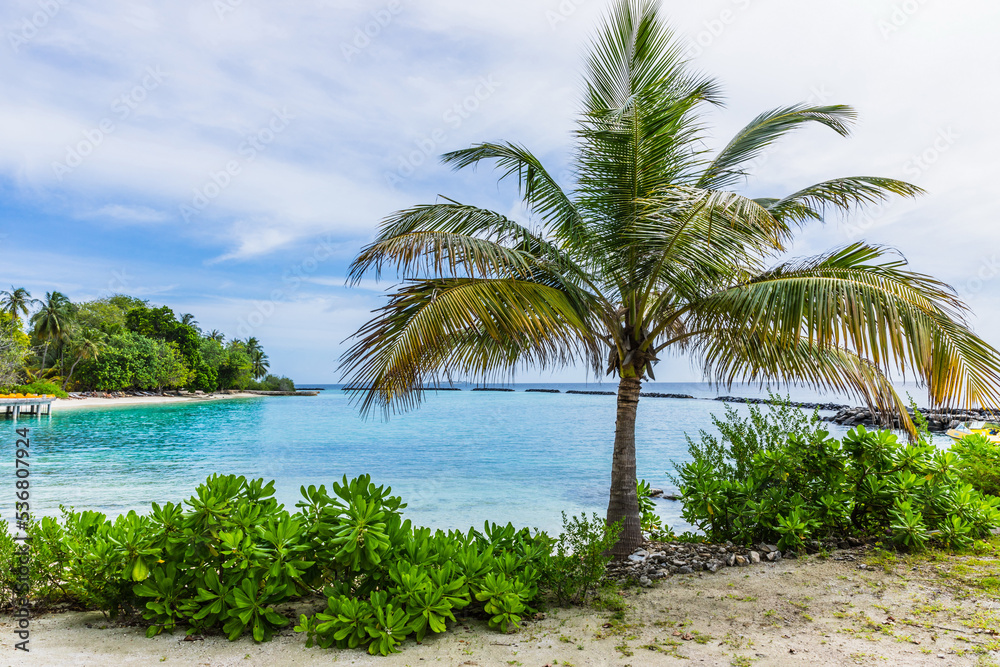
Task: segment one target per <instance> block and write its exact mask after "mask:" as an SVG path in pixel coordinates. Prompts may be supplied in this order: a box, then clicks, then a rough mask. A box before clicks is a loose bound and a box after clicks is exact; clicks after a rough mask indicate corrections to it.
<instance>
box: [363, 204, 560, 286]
mask: <svg viewBox="0 0 1000 667" xmlns="http://www.w3.org/2000/svg"><path fill="white" fill-rule="evenodd" d="M540 264H544V265H546V266H548V267H550V268H551V267H553V266H562V267H563V268H564V269H566V270H568V271H574V265H573V263H572V261H571V260H570V259H569V256H568V255H567V254H566V253H565V252H563V251H562V250H560V249H559V248H558V246H555V245H553V244H552V243H550V242H547V241H546V240H544V239H542V238H541V237H539V236H538V235H537V234H535V233H534V232H532V231H531V230H529V229H528V228H526V227H524V226H523V225H521V224H519V223H517V222H515V221H513V220H510V219H509V218H507V217H505V216H503V215H500V214H499V213H496V212H494V211H490V210H488V209H482V208H477V207H474V206H466V205H463V204H458V203H454V202H452V203H446V204H431V205H426V206H417V207H414V208H410V209H405V210H403V211H399V212H397V213H395V214H393V215H392V216H390V217H388V218H386V220H385V221H384V222H383V224H382V227H381V229H380V233H379V235H378V237H377V238H376V240H375V241H374V242H372V243H371V244H369V245H367V246H365V247H364V248H363V249H362V251H361V252H360V253H359V254H358V256H357V257H356V258H355V259H354V261H353V262H352V263H351V266H350V269H349V271H348V279H349V281H350V282H351V283H352V284H357V282H358V281H360V280H361V278H362V277H363V276H365V275H366V274H368V273H369V272H372V273H373V274H374V276H375V278H376V279H378V278H380V277H381V274H382V271H383V270H384V269H385V267H386V266H393V267H395V269H396V271H397V273H398V274H399V276H400V277H402V278H414V277H418V276H431V275H438V276H444V275H450V276H493V277H497V276H507V277H510V276H519V277H525V276H527V275H529V274H530V273H532V272H533V271H535V270H536V268H537V267H538V266H539V265H540ZM578 272H579V271H578Z"/></svg>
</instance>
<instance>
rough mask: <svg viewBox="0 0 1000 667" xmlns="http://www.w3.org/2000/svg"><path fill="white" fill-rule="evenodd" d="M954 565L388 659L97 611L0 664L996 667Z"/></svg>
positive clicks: (481, 631)
mask: <svg viewBox="0 0 1000 667" xmlns="http://www.w3.org/2000/svg"><path fill="white" fill-rule="evenodd" d="M838 553H841V552H838ZM847 557H849V558H850V557H851V556H847ZM960 566H961V559H959V558H957V557H955V558H949V559H947V560H945V561H943V562H942V561H940V560H937V561H935V560H927V561H925V562H920V563H916V564H914V563H908V562H907V563H903V562H900V563H897V565H896V566H895V567H894V568H893V571H892V572H891V573H890V572H887V571H884V570H883V569H881V568H879V567H877V566H875V567H873V566H870V565H866V566H865V569H860V567H861V557H858V560H856V561H854V560H850V561H837V560H833V559H830V560H821V559H819V558H816V557H811V558H808V559H800V560H796V561H780V562H778V563H766V564H765V563H762V564H760V565H755V566H751V567H745V568H738V567H733V568H726V569H724V570H722V571H720V572H718V573H717V574H708V573H703V574H702V575H701V576H697V575H694V576H677V577H671V578H669V579H667V580H664V581H663V582H660V583H657V584H655V585H654V587H653V588H650V589H637V588H633V589H628V595H627V597H626V601H627V605H628V609H627V611H626V613H625V618H624V621H618V622H615V621H614V619H613V618H612V612H610V611H598V610H595V609H593V608H571V609H551V610H549V611H548V613H547V615H546V617H545V618H544V619H541V620H538V621H533V622H529V623H526V624H525V625H524V626H523V627H522V628H521V630H520V631H518V632H516V633H513V634H507V635H505V634H501V633H499V632H495V631H492V630H490V629H489V628H487V627H486V625H485V623H483V622H482V621H478V620H467V619H460V622H459V623H458V624H457V625H455V626H454V627H453V628H451V629H450V631H449V632H448V633H446V634H444V635H439V636H435V637H428V638H427V639H426V640H425V641H424V643H423V644H421V645H417V644H416V643H415V642H414V641H413V640H412V639H411V640H408V641H407V642H405V644H404V645H403V652H402V653H399V654H396V655H392V656H390V657H388V658H382V657H378V656H375V657H373V656H369V655H368V654H367V653H366V652H363V651H361V650H352V651H348V650H336V649H334V650H323V649H318V648H309V649H307V648H305V641H304V638H303V637H302V636H301V635H299V634H296V633H294V632H292V631H291V627H292V625H291V624H290V625H289V626H288V628H287V629H286V630H285V631H284V632H282V633H281V634H280V635H278V636H276V637H275V638H274V640H272V641H271V642H268V643H263V644H254V643H253V641H251V640H250V639H249V638H247V637H245V636H244V637H242V638H240V639H239V640H237V641H235V642H228V641H226V639H225V638H224V637H220V636H209V637H204V638H203V639H199V640H197V641H184V635H183V633H182V632H178V633H176V634H174V635H162V636H159V637H155V638H153V639H147V638H146V637H145V634H144V627H122V626H120V625H115V624H113V623H110V622H108V621H106V620H104V619H103V618H102V617H101V615H100V614H98V613H66V614H50V615H45V616H42V617H40V618H38V619H34V620H33V621H32V625H31V644H30V647H31V653H30V654H24V653H15V652H14V651H13V641H15V640H14V639H13V633H12V629H13V628H12V626H11V622H10V619H9V617H4V618H3V619H0V620H2V622H0V655H2V656H3V657H2V658H0V665H11V664H17V665H116V666H121V667H125V666H131V665H155V664H165V665H206V666H211V667H215V666H224V665H234V666H235V665H261V666H263V665H268V666H271V665H275V666H284V665H303V666H308V665H329V664H331V663H333V664H339V665H356V666H358V667H360V666H362V665H371V666H379V667H401V666H403V665H408V666H410V667H416V666H417V665H432V664H439V665H448V666H449V667H451V666H456V667H457V666H466V667H472V666H476V665H478V666H480V667H493V666H496V667H503V666H505V665H513V666H516V665H523V666H524V667H543V666H544V665H549V666H555V665H557V664H558V665H559V666H561V667H569V666H576V667H583V666H585V665H587V666H590V665H593V666H605V665H607V666H610V665H614V666H616V667H624V666H625V665H632V666H633V667H640V666H645V665H650V666H658V665H687V666H688V667H693V666H695V665H698V666H700V665H706V666H710V665H711V666H715V665H719V666H729V665H736V666H737V667H739V666H750V665H753V666H754V667H767V666H771V665H773V666H782V667H783V666H789V667H793V666H795V667H820V666H827V665H833V666H839V665H906V666H911V665H912V666H921V665H940V666H944V665H949V666H950V665H963V666H964V665H986V664H994V663H993V662H979V660H980V659H988V660H991V661H995V660H996V659H997V654H996V653H994V652H992V651H988V650H987V646H988V644H989V642H990V641H991V640H993V637H992V636H991V635H990V634H989V632H990V631H991V629H990V628H989V627H987V628H986V629H983V628H982V627H980V629H979V630H978V632H977V631H976V630H974V629H973V628H970V627H967V625H966V624H967V623H971V624H973V625H980V626H981V625H982V621H983V619H993V620H987V621H986V622H987V624H995V623H996V621H995V619H994V617H993V616H992V614H993V613H994V611H993V610H994V609H995V606H996V600H990V599H988V598H986V597H979V596H969V595H968V592H969V589H968V588H963V589H960V588H955V587H954V586H955V581H956V579H955V578H954V577H948V576H942V571H943V570H946V569H948V568H958V567H960ZM955 571H956V572H957V571H959V570H957V569H956V570H955ZM283 611H284V610H283ZM977 619H978V620H977ZM88 626H89V627H88ZM963 638H964V641H963ZM976 650H979V651H981V652H982V651H985V654H984V655H976V654H975V653H974V651H976ZM557 661H558V662H557Z"/></svg>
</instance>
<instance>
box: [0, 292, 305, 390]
mask: <svg viewBox="0 0 1000 667" xmlns="http://www.w3.org/2000/svg"><path fill="white" fill-rule="evenodd" d="M269 369H270V360H269V359H268V356H267V353H266V352H265V351H264V348H263V346H262V345H261V342H260V341H259V340H258V339H257V338H254V337H250V338H247V339H246V340H238V339H233V340H230V341H228V342H227V341H226V338H225V336H224V335H223V334H222V333H221V332H219V331H217V330H213V331H211V332H209V333H203V332H202V331H201V329H200V328H199V327H198V323H197V321H196V320H195V319H194V315H192V314H190V313H185V314H183V315H181V316H180V317H179V318H178V317H177V316H176V315H175V314H174V312H173V310H171V309H170V308H169V307H167V306H159V307H157V306H152V305H150V304H149V302H147V301H143V300H141V299H137V298H134V297H130V296H126V295H121V294H117V295H114V296H110V297H104V298H101V299H95V300H92V301H84V302H81V303H74V302H72V301H71V300H70V299H69V297H67V296H66V295H65V294H63V293H61V292H58V291H52V292H48V293H46V295H45V298H44V299H41V300H39V299H34V298H32V296H31V294H30V292H28V290H26V289H24V288H14V287H11V289H10V290H7V291H3V292H0V392H4V391H12V392H21V393H29V392H32V393H49V394H53V393H54V394H56V395H59V396H65V395H66V391H67V390H90V389H96V390H100V391H123V390H154V391H162V390H164V389H177V388H184V389H191V390H202V391H208V392H211V391H216V390H219V389H246V388H280V389H282V390H292V389H294V383H292V381H291V380H289V379H288V378H285V377H278V376H274V375H271V374H269ZM40 382H41V383H44V384H45V386H46V387H48V389H49V390H48V391H45V392H39V391H35V390H34V389H32V387H35V386H40V385H39V384H38V383H40Z"/></svg>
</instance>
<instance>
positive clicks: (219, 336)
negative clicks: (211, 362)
mask: <svg viewBox="0 0 1000 667" xmlns="http://www.w3.org/2000/svg"><path fill="white" fill-rule="evenodd" d="M205 337H206V338H208V339H209V340H214V341H217V342H219V343H224V342H226V336H225V334H223V333H222V332H221V331H219V330H218V329H212V330H211V331H209V332H208V334H206V336H205Z"/></svg>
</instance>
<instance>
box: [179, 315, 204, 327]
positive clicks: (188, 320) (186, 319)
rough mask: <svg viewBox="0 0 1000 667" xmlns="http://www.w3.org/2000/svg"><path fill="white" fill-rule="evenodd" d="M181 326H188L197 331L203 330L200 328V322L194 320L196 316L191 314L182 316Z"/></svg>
mask: <svg viewBox="0 0 1000 667" xmlns="http://www.w3.org/2000/svg"><path fill="white" fill-rule="evenodd" d="M181 324H186V325H188V326H189V327H191V328H192V329H194V330H195V331H201V329H200V328H199V327H198V320H196V319H194V315H192V314H191V313H184V314H183V315H181Z"/></svg>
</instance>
